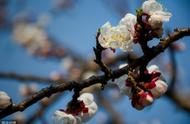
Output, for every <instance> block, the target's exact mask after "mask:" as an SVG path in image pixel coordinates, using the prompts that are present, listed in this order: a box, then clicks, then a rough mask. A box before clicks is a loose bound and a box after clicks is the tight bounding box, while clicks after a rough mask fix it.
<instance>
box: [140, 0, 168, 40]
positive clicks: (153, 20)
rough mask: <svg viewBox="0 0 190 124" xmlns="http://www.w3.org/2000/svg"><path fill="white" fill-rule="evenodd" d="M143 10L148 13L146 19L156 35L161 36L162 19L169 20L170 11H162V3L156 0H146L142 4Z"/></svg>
mask: <svg viewBox="0 0 190 124" xmlns="http://www.w3.org/2000/svg"><path fill="white" fill-rule="evenodd" d="M142 9H143V12H145V13H147V14H149V15H150V18H149V19H148V22H149V24H150V25H151V27H152V29H153V30H155V33H156V34H157V36H158V37H161V36H162V33H163V29H162V24H163V21H169V20H170V17H171V16H172V14H171V13H170V12H166V11H164V9H163V7H162V5H161V4H160V3H158V2H157V1H156V0H147V1H145V2H144V3H143V5H142Z"/></svg>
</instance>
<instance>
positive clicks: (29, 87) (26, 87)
mask: <svg viewBox="0 0 190 124" xmlns="http://www.w3.org/2000/svg"><path fill="white" fill-rule="evenodd" d="M36 91H37V85H36V84H34V83H32V84H22V85H21V86H20V87H19V92H20V94H21V95H22V96H24V97H27V96H30V95H32V94H33V93H34V92H36Z"/></svg>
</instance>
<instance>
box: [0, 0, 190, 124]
mask: <svg viewBox="0 0 190 124" xmlns="http://www.w3.org/2000/svg"><path fill="white" fill-rule="evenodd" d="M159 1H160V2H161V3H162V4H163V5H164V8H165V9H166V10H168V11H170V12H171V13H172V14H173V16H172V18H171V20H170V22H168V23H167V24H165V25H164V28H165V29H166V30H165V34H164V36H166V35H167V33H169V32H170V31H173V29H174V28H179V27H181V28H183V27H189V26H190V21H189V20H190V14H189V11H190V1H189V0H175V1H172V0H167V1H166V0H159ZM142 2H143V0H0V90H1V91H5V92H7V94H9V96H11V97H12V100H13V102H14V103H19V102H21V101H22V100H23V99H25V98H27V97H28V96H30V95H31V94H32V93H34V92H35V91H38V90H40V89H41V88H43V87H47V86H49V84H51V83H53V82H59V81H60V82H61V81H65V80H66V81H67V80H80V79H84V78H87V77H88V76H89V75H91V74H98V73H101V72H99V70H98V68H97V66H96V65H94V64H93V57H94V55H93V54H94V53H93V49H92V47H93V46H95V36H96V31H97V29H98V28H99V27H101V26H102V25H103V24H104V23H105V22H106V21H110V22H111V24H113V25H117V23H118V22H119V20H120V19H121V18H122V17H123V16H124V15H125V14H126V13H127V12H130V13H133V14H135V10H136V9H137V8H140V7H141V4H142ZM189 40H190V38H189V37H186V38H183V39H181V40H180V41H178V42H177V43H176V44H175V45H173V46H171V47H170V49H169V50H167V51H166V52H165V53H162V54H161V55H159V56H158V57H157V58H155V59H154V60H153V61H151V63H152V64H158V65H160V67H161V70H162V71H163V73H164V74H165V77H166V80H167V82H168V84H170V83H174V81H175V89H176V91H175V92H176V93H177V94H178V95H177V96H179V98H182V104H183V103H185V105H186V107H187V108H189V109H186V108H183V107H182V106H181V105H180V104H178V103H176V102H175V101H173V100H172V98H170V97H168V96H167V95H166V96H164V97H162V98H160V99H159V100H156V101H155V102H154V104H153V105H151V106H150V107H147V108H145V109H144V110H142V111H137V110H136V109H134V108H133V107H132V106H131V105H130V100H129V99H128V97H127V96H121V95H120V94H119V90H118V89H117V88H116V87H115V86H108V87H107V88H105V89H104V90H103V91H98V90H97V89H96V88H97V87H98V86H97V87H95V88H94V87H93V88H91V89H87V90H90V92H95V93H94V94H95V96H96V101H97V102H98V104H99V110H98V112H97V114H96V116H95V117H94V118H92V119H91V120H90V121H89V122H88V124H112V123H113V124H114V123H124V124H170V123H173V124H189V123H190V116H189V115H190V92H189V89H190V82H189V81H190V73H189V70H190V65H189V61H190V58H189V54H190V47H189V46H190V42H189ZM157 43H158V40H156V39H155V40H153V41H152V42H151V43H150V45H156V44H157ZM128 54H132V55H133V56H134V55H135V56H140V55H142V53H141V51H140V50H139V48H138V46H137V47H136V48H135V50H134V51H133V53H128ZM126 55H127V54H126ZM117 56H123V53H121V51H119V50H117V52H116V53H115V54H113V53H112V52H111V51H109V50H108V51H106V52H105V55H104V59H105V61H108V63H109V65H110V66H111V67H113V68H117V67H118V65H119V64H121V63H125V62H126V60H125V59H122V57H121V58H119V57H117ZM114 58H117V59H116V60H117V61H115V59H114ZM85 66H86V67H85ZM174 72H175V73H174ZM174 76H175V79H173V77H174ZM52 81H53V82H52ZM71 96H72V93H71V92H64V93H61V94H58V95H55V96H53V97H51V98H50V100H48V99H43V100H42V101H40V102H39V103H36V104H35V105H33V106H31V107H30V108H28V109H26V110H25V111H24V112H22V113H21V112H17V113H15V114H13V115H11V116H8V117H6V118H5V120H10V119H11V120H19V123H33V124H41V123H43V124H51V123H52V120H51V117H52V115H53V113H54V111H55V110H57V109H60V108H66V105H67V103H68V102H69V101H70V100H71Z"/></svg>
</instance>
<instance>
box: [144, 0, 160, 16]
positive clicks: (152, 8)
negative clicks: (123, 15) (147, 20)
mask: <svg viewBox="0 0 190 124" xmlns="http://www.w3.org/2000/svg"><path fill="white" fill-rule="evenodd" d="M142 9H143V12H145V13H148V14H152V13H154V12H156V11H162V10H163V8H162V5H161V4H160V3H158V2H156V0H147V1H145V2H144V3H143V5H142Z"/></svg>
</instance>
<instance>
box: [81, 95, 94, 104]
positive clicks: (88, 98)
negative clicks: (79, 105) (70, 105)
mask: <svg viewBox="0 0 190 124" xmlns="http://www.w3.org/2000/svg"><path fill="white" fill-rule="evenodd" d="M78 100H81V101H83V102H84V104H85V105H90V104H91V103H92V102H94V97H93V95H92V94H91V93H83V94H82V95H80V97H79V98H78Z"/></svg>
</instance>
